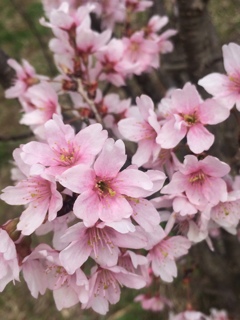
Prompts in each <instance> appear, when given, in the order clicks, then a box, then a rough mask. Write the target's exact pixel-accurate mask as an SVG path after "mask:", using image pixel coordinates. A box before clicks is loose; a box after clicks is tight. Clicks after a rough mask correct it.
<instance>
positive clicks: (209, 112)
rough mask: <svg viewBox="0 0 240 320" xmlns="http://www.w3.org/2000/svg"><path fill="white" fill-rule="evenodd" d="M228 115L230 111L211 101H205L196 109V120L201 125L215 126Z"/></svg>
mask: <svg viewBox="0 0 240 320" xmlns="http://www.w3.org/2000/svg"><path fill="white" fill-rule="evenodd" d="M229 115H230V111H229V110H228V109H227V108H225V107H222V106H221V105H220V103H218V102H217V101H216V100H213V99H207V100H206V101H204V102H203V103H202V104H201V105H200V106H199V107H198V118H199V120H200V122H201V123H202V124H217V123H220V122H222V121H224V120H226V119H227V118H228V117H229Z"/></svg>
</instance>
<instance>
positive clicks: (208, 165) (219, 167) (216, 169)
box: [201, 156, 230, 178]
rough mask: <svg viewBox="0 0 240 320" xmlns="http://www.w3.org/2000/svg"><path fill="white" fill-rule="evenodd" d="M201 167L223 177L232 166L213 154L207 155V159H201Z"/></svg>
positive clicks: (212, 174) (210, 174) (211, 173)
mask: <svg viewBox="0 0 240 320" xmlns="http://www.w3.org/2000/svg"><path fill="white" fill-rule="evenodd" d="M201 168H202V169H203V170H204V173H206V174H207V175H209V176H211V177H216V178H220V177H223V176H225V175H227V174H228V173H229V171H230V167H229V165H228V164H227V163H225V162H222V161H220V160H219V159H218V158H216V157H212V156H207V157H206V158H205V159H203V160H201Z"/></svg>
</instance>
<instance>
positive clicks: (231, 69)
mask: <svg viewBox="0 0 240 320" xmlns="http://www.w3.org/2000/svg"><path fill="white" fill-rule="evenodd" d="M222 51H223V60H224V67H225V70H226V71H227V73H228V74H230V75H231V74H236V73H237V74H239V70H240V61H239V56H240V46H239V45H237V44H236V43H229V45H224V46H223V47H222Z"/></svg>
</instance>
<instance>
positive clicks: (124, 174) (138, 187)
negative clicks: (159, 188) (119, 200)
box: [113, 169, 153, 198]
mask: <svg viewBox="0 0 240 320" xmlns="http://www.w3.org/2000/svg"><path fill="white" fill-rule="evenodd" d="M152 188H153V183H152V181H151V179H150V178H149V176H148V175H147V174H145V173H144V172H142V171H140V170H137V169H125V170H123V171H121V172H119V174H118V176H117V178H116V179H114V183H113V189H114V190H116V191H117V192H119V193H120V194H124V195H127V196H129V197H134V198H138V197H144V196H146V195H148V191H151V190H152Z"/></svg>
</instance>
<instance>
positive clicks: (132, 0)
mask: <svg viewBox="0 0 240 320" xmlns="http://www.w3.org/2000/svg"><path fill="white" fill-rule="evenodd" d="M152 5H153V2H152V1H149V0H141V1H139V0H126V7H127V8H128V9H129V10H131V11H133V12H141V11H145V10H146V9H147V8H149V7H151V6H152Z"/></svg>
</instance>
